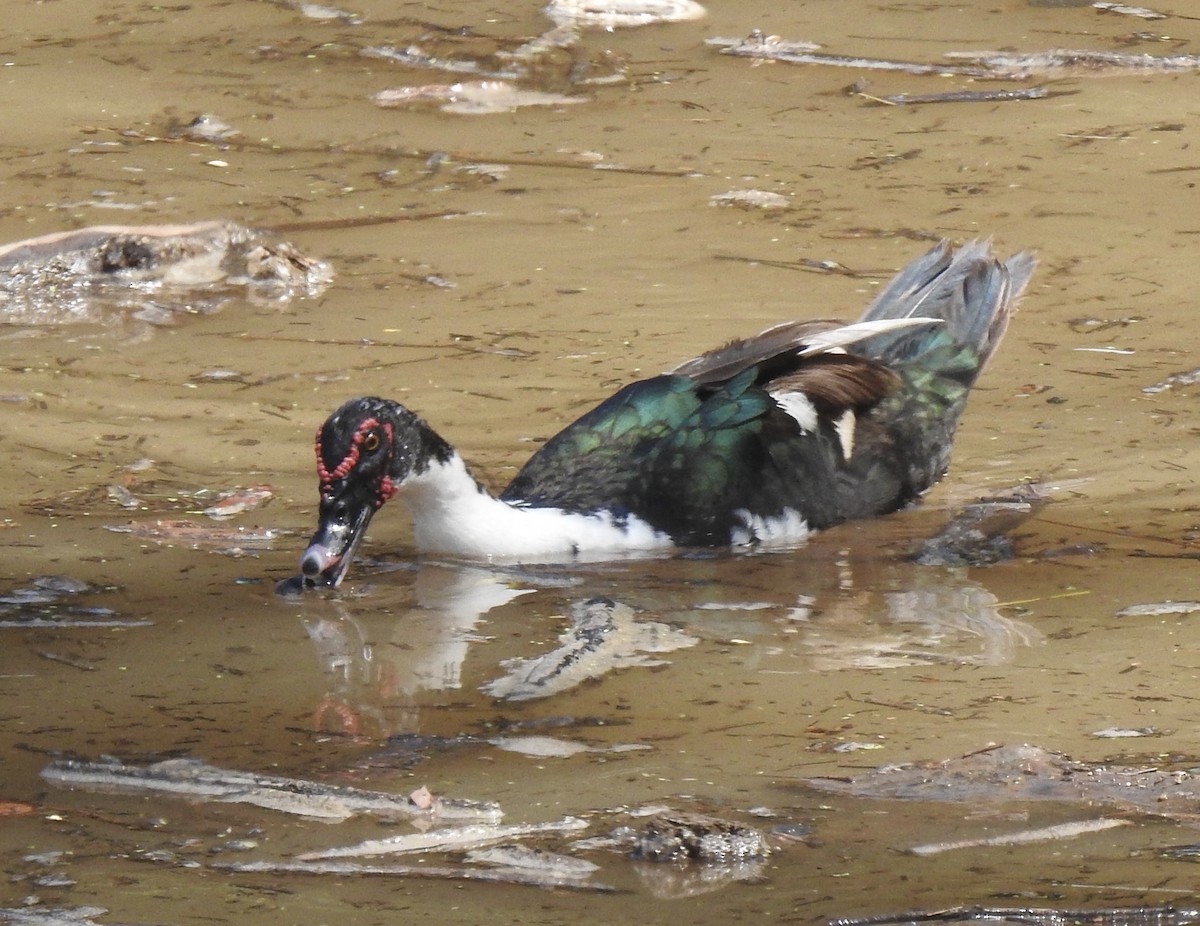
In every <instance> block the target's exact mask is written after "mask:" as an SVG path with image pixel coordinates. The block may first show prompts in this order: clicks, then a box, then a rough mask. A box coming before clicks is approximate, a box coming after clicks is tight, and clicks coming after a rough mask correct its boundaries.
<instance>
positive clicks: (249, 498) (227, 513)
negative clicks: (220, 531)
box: [204, 485, 275, 521]
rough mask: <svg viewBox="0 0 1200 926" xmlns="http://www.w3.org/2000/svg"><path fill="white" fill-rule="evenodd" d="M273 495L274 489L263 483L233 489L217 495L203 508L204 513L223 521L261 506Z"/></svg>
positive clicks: (215, 519)
mask: <svg viewBox="0 0 1200 926" xmlns="http://www.w3.org/2000/svg"><path fill="white" fill-rule="evenodd" d="M274 497H275V492H274V490H273V489H272V488H271V487H270V486H265V485H264V486H251V487H250V488H248V489H233V490H231V491H229V492H222V493H221V494H220V495H218V496H217V499H216V501H215V502H214V503H213V504H212V505H210V506H209V507H207V508H205V509H204V514H206V515H207V516H208V517H210V518H212V519H213V520H214V521H225V520H227V519H229V518H232V517H233V516H234V515H238V514H241V513H242V512H244V511H253V510H254V509H255V508H261V507H262V506H263V505H264V504H265V503H266V502H268V501H270V500H271V499H272V498H274Z"/></svg>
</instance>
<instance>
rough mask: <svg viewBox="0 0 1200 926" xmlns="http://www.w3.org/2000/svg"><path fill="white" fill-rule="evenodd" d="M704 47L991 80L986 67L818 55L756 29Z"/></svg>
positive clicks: (795, 60)
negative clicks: (748, 33) (711, 46)
mask: <svg viewBox="0 0 1200 926" xmlns="http://www.w3.org/2000/svg"><path fill="white" fill-rule="evenodd" d="M705 43H706V44H708V45H713V46H716V47H718V48H720V49H721V54H723V55H735V56H738V57H742V58H759V59H763V60H768V61H783V62H786V63H788V64H823V65H827V66H829V67H839V68H859V69H863V70H869V71H901V72H903V73H905V74H958V75H962V76H965V77H989V76H992V75H991V74H990V72H989V71H988V70H987V69H986V68H984V67H969V66H966V65H955V64H944V63H943V64H920V63H917V62H913V61H887V60H883V59H880V58H862V57H854V56H850V55H831V54H827V53H825V52H819V51H817V49H819V48H820V47H821V46H820V45H814V44H812V43H811V42H788V41H784V40H782V39H780V38H778V37H777V36H765V35H763V34H762V32H760V31H758V30H757V29H756V30H754V31H753V32H751V33H750V35H749V36H747V37H746V38H744V39H730V38H723V37H716V38H711V39H706V40H705Z"/></svg>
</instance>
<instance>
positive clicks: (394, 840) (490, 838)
mask: <svg viewBox="0 0 1200 926" xmlns="http://www.w3.org/2000/svg"><path fill="white" fill-rule="evenodd" d="M582 829H587V823H586V822H585V821H583V820H581V819H579V818H578V817H563V819H561V820H556V821H552V822H549V823H511V824H507V825H499V824H478V825H476V826H460V827H454V828H449V829H440V830H431V831H430V832H427V833H403V834H401V835H398V836H387V837H384V838H383V839H367V840H364V841H363V842H360V843H356V844H355V845H352V846H338V847H335V848H333V849H322V850H318V851H316V852H304V853H302V854H300V855H297V856H296V860H297V861H300V862H315V861H323V860H326V859H335V858H361V857H363V856H367V855H403V854H405V853H408V852H447V851H461V850H463V849H476V848H479V847H481V846H489V845H494V844H495V843H498V842H506V841H508V840H510V839H520V838H521V837H523V836H542V835H545V834H547V833H572V832H576V831H578V830H582Z"/></svg>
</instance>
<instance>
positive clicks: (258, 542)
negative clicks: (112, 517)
mask: <svg viewBox="0 0 1200 926" xmlns="http://www.w3.org/2000/svg"><path fill="white" fill-rule="evenodd" d="M104 529H105V530H108V531H112V532H113V533H114V534H130V535H132V536H134V537H140V538H142V539H144V540H155V541H157V542H159V543H180V544H186V545H189V546H191V547H192V548H193V549H200V548H202V547H220V548H223V549H227V550H230V551H237V550H243V549H246V548H251V549H263V548H269V547H270V546H272V545H273V544H274V543H275V541H276V540H278V539H279V538H280V537H282V536H283V535H284V532H283V531H280V530H278V529H276V528H273V527H241V526H239V527H216V526H214V525H211V524H201V523H199V522H197V521H189V520H187V519H169V520H167V519H157V520H154V521H130V522H129V523H128V524H106V525H104Z"/></svg>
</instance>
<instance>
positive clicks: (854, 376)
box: [767, 354, 900, 415]
mask: <svg viewBox="0 0 1200 926" xmlns="http://www.w3.org/2000/svg"><path fill="white" fill-rule="evenodd" d="M899 385H900V377H899V376H897V375H896V374H895V373H893V372H892V371H891V370H889V369H888V368H887V367H885V366H884V365H883V364H881V363H877V362H875V361H874V360H868V359H867V358H865V357H858V356H856V355H854V354H818V355H816V356H814V357H809V358H807V359H806V360H805V362H804V363H803V364H802V365H801V366H800V367H798V368H797V369H795V370H793V371H792V372H790V373H787V374H785V375H783V376H780V377H778V378H776V379H773V380H771V382H770V384H769V385H768V387H767V388H768V389H769V390H770V391H771V392H772V393H774V394H779V393H785V392H802V393H804V394H805V395H806V396H807V397H808V398H809V400H810V401H811V402H812V403H813V405H814V406H815V407H816V409H817V411H818V412H820V413H823V414H833V415H836V414H838V413H840V412H843V411H845V410H846V409H856V408H863V407H864V406H868V405H874V404H875V403H876V402H878V401H879V400H880V399H882V398H884V397H886V396H889V395H891V394H892V393H893V392H894V391H895V390H896V388H897V387H898V386H899Z"/></svg>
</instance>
